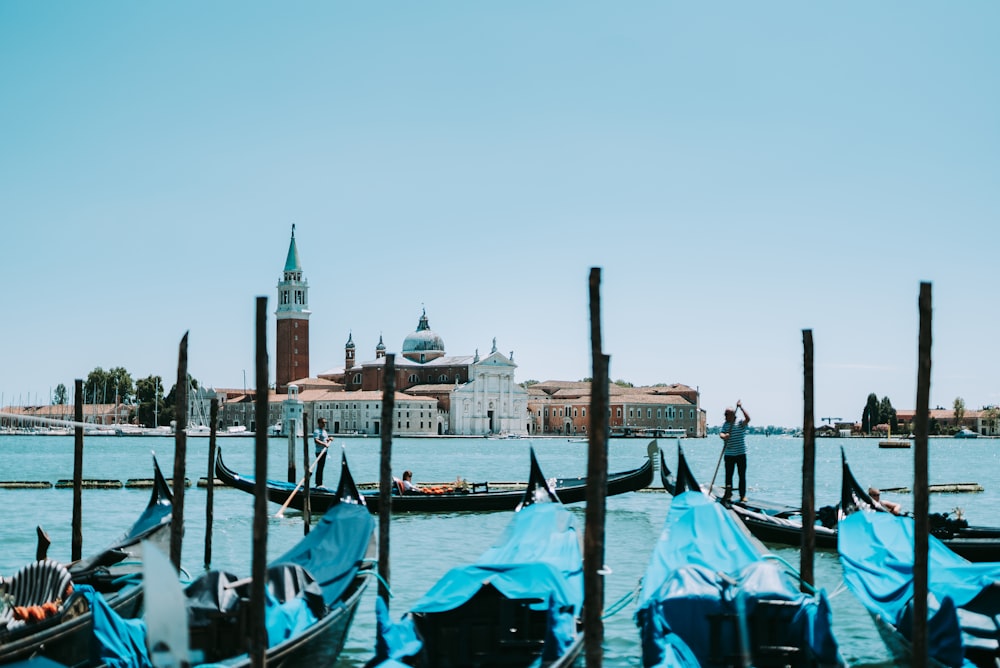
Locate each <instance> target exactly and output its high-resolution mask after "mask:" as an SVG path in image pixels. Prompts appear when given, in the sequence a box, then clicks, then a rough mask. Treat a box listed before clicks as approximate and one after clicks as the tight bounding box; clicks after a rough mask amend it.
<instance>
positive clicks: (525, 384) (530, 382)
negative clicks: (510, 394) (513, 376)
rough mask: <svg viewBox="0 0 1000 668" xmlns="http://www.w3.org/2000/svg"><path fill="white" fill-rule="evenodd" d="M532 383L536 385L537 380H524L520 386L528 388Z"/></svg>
mask: <svg viewBox="0 0 1000 668" xmlns="http://www.w3.org/2000/svg"><path fill="white" fill-rule="evenodd" d="M532 385H538V381H537V380H526V381H524V382H523V383H521V387H523V388H526V389H527V388H529V387H531V386H532Z"/></svg>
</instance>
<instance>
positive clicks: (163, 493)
mask: <svg viewBox="0 0 1000 668" xmlns="http://www.w3.org/2000/svg"><path fill="white" fill-rule="evenodd" d="M172 519H173V497H172V495H171V493H170V488H169V486H168V485H167V482H166V480H165V479H164V477H163V473H162V472H161V471H160V466H159V464H158V463H157V461H156V458H155V457H154V458H153V488H152V493H151V495H150V499H149V503H148V504H147V505H146V508H145V510H143V512H142V514H141V515H140V516H139V518H138V519H137V520H136V521H135V523H134V524H133V525H132V527H131V528H129V530H128V531H126V532H125V533H124V534H123V535H122V536H121V537H120V538H119V539H118V540H116V541H115V542H114V543H112V544H111V545H110V546H108V547H107V548H105V549H104V550H101V551H100V552H98V553H97V554H94V555H93V556H91V557H88V558H86V559H82V560H79V561H76V562H74V563H72V564H69V565H68V566H64V565H62V564H59V563H58V562H56V561H53V560H51V559H45V560H42V561H36V562H33V563H31V564H28V565H27V566H24V567H23V568H22V569H21V570H20V571H18V572H17V573H15V574H14V575H12V576H10V577H8V578H3V579H0V580H2V581H0V592H3V593H6V594H8V595H10V596H11V597H12V598H13V602H12V603H11V604H10V605H11V606H21V605H30V606H32V608H31V611H22V612H28V614H34V616H35V617H36V618H37V617H40V616H41V615H42V614H44V613H45V612H46V609H47V611H48V612H49V613H50V614H48V615H47V616H45V617H44V618H42V619H40V620H38V621H34V622H25V621H23V620H19V619H16V617H17V615H16V614H15V611H14V609H13V608H12V607H10V606H7V607H4V606H3V604H2V603H0V608H2V609H0V664H7V663H11V662H15V661H22V660H27V659H28V658H32V657H43V658H46V659H50V660H52V661H55V662H58V663H64V664H67V665H79V664H81V662H86V661H87V657H90V658H91V660H94V661H95V662H96V657H94V656H93V650H94V648H93V645H92V642H91V639H92V637H93V635H94V625H95V621H94V618H95V614H94V613H95V610H96V612H97V613H98V619H100V617H101V614H102V612H103V611H105V610H108V609H110V610H111V611H112V614H115V615H116V616H119V617H122V618H132V617H135V616H137V615H138V614H139V613H140V612H141V610H142V597H143V596H142V595H143V588H142V565H141V564H142V554H143V549H144V545H145V544H147V542H149V543H152V544H154V545H156V546H157V547H158V548H159V549H161V550H166V549H168V548H169V544H170V526H171V522H172ZM67 584H69V585H71V586H72V592H71V593H69V594H68V595H67V589H68V588H67V586H66V585H67ZM19 599H20V600H19ZM43 599H44V600H43ZM57 600H58V601H60V603H58V604H54V605H53V604H52V603H53V602H55V601H57ZM46 602H49V603H50V604H49V605H48V606H44V607H42V606H43V604H44V603H46ZM39 607H41V608H42V610H41V611H39Z"/></svg>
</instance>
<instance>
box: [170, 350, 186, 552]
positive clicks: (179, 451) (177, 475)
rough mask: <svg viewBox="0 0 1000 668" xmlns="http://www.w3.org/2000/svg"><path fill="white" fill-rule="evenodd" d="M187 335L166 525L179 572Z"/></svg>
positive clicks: (180, 373) (179, 382)
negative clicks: (170, 507)
mask: <svg viewBox="0 0 1000 668" xmlns="http://www.w3.org/2000/svg"><path fill="white" fill-rule="evenodd" d="M187 365H188V333H187V332H184V336H183V337H181V344H180V348H179V350H178V353H177V386H176V387H177V393H176V395H175V397H176V399H177V404H176V406H175V407H174V414H175V415H176V419H177V427H176V429H175V430H174V479H173V481H172V485H171V488H172V491H173V494H174V511H173V519H172V520H171V522H170V562H171V563H172V564H173V565H174V568H176V569H177V570H180V569H181V542H182V541H183V539H184V465H185V459H186V457H187V431H186V430H187V412H188V392H187V386H188V379H187Z"/></svg>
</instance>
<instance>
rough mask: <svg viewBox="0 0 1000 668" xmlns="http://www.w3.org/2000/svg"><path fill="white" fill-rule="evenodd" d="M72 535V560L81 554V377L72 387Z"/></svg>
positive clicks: (75, 559)
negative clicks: (74, 425) (73, 421)
mask: <svg viewBox="0 0 1000 668" xmlns="http://www.w3.org/2000/svg"><path fill="white" fill-rule="evenodd" d="M73 391H74V392H76V400H75V401H74V402H73V404H74V405H73V417H74V418H75V419H76V427H74V428H73V530H72V531H73V535H72V538H71V540H70V543H71V554H72V557H71V558H72V559H73V561H77V560H78V559H80V558H81V557H82V556H83V379H81V378H77V379H76V384H75V385H74V387H73Z"/></svg>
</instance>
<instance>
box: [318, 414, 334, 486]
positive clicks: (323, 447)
mask: <svg viewBox="0 0 1000 668" xmlns="http://www.w3.org/2000/svg"><path fill="white" fill-rule="evenodd" d="M331 443H333V439H332V438H330V435H329V434H328V433H326V418H320V419H319V420H317V421H316V431H314V432H313V445H314V446H315V452H316V486H317V487H322V486H323V467H324V466H325V465H326V451H327V449H328V448H329V447H330V444H331Z"/></svg>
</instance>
